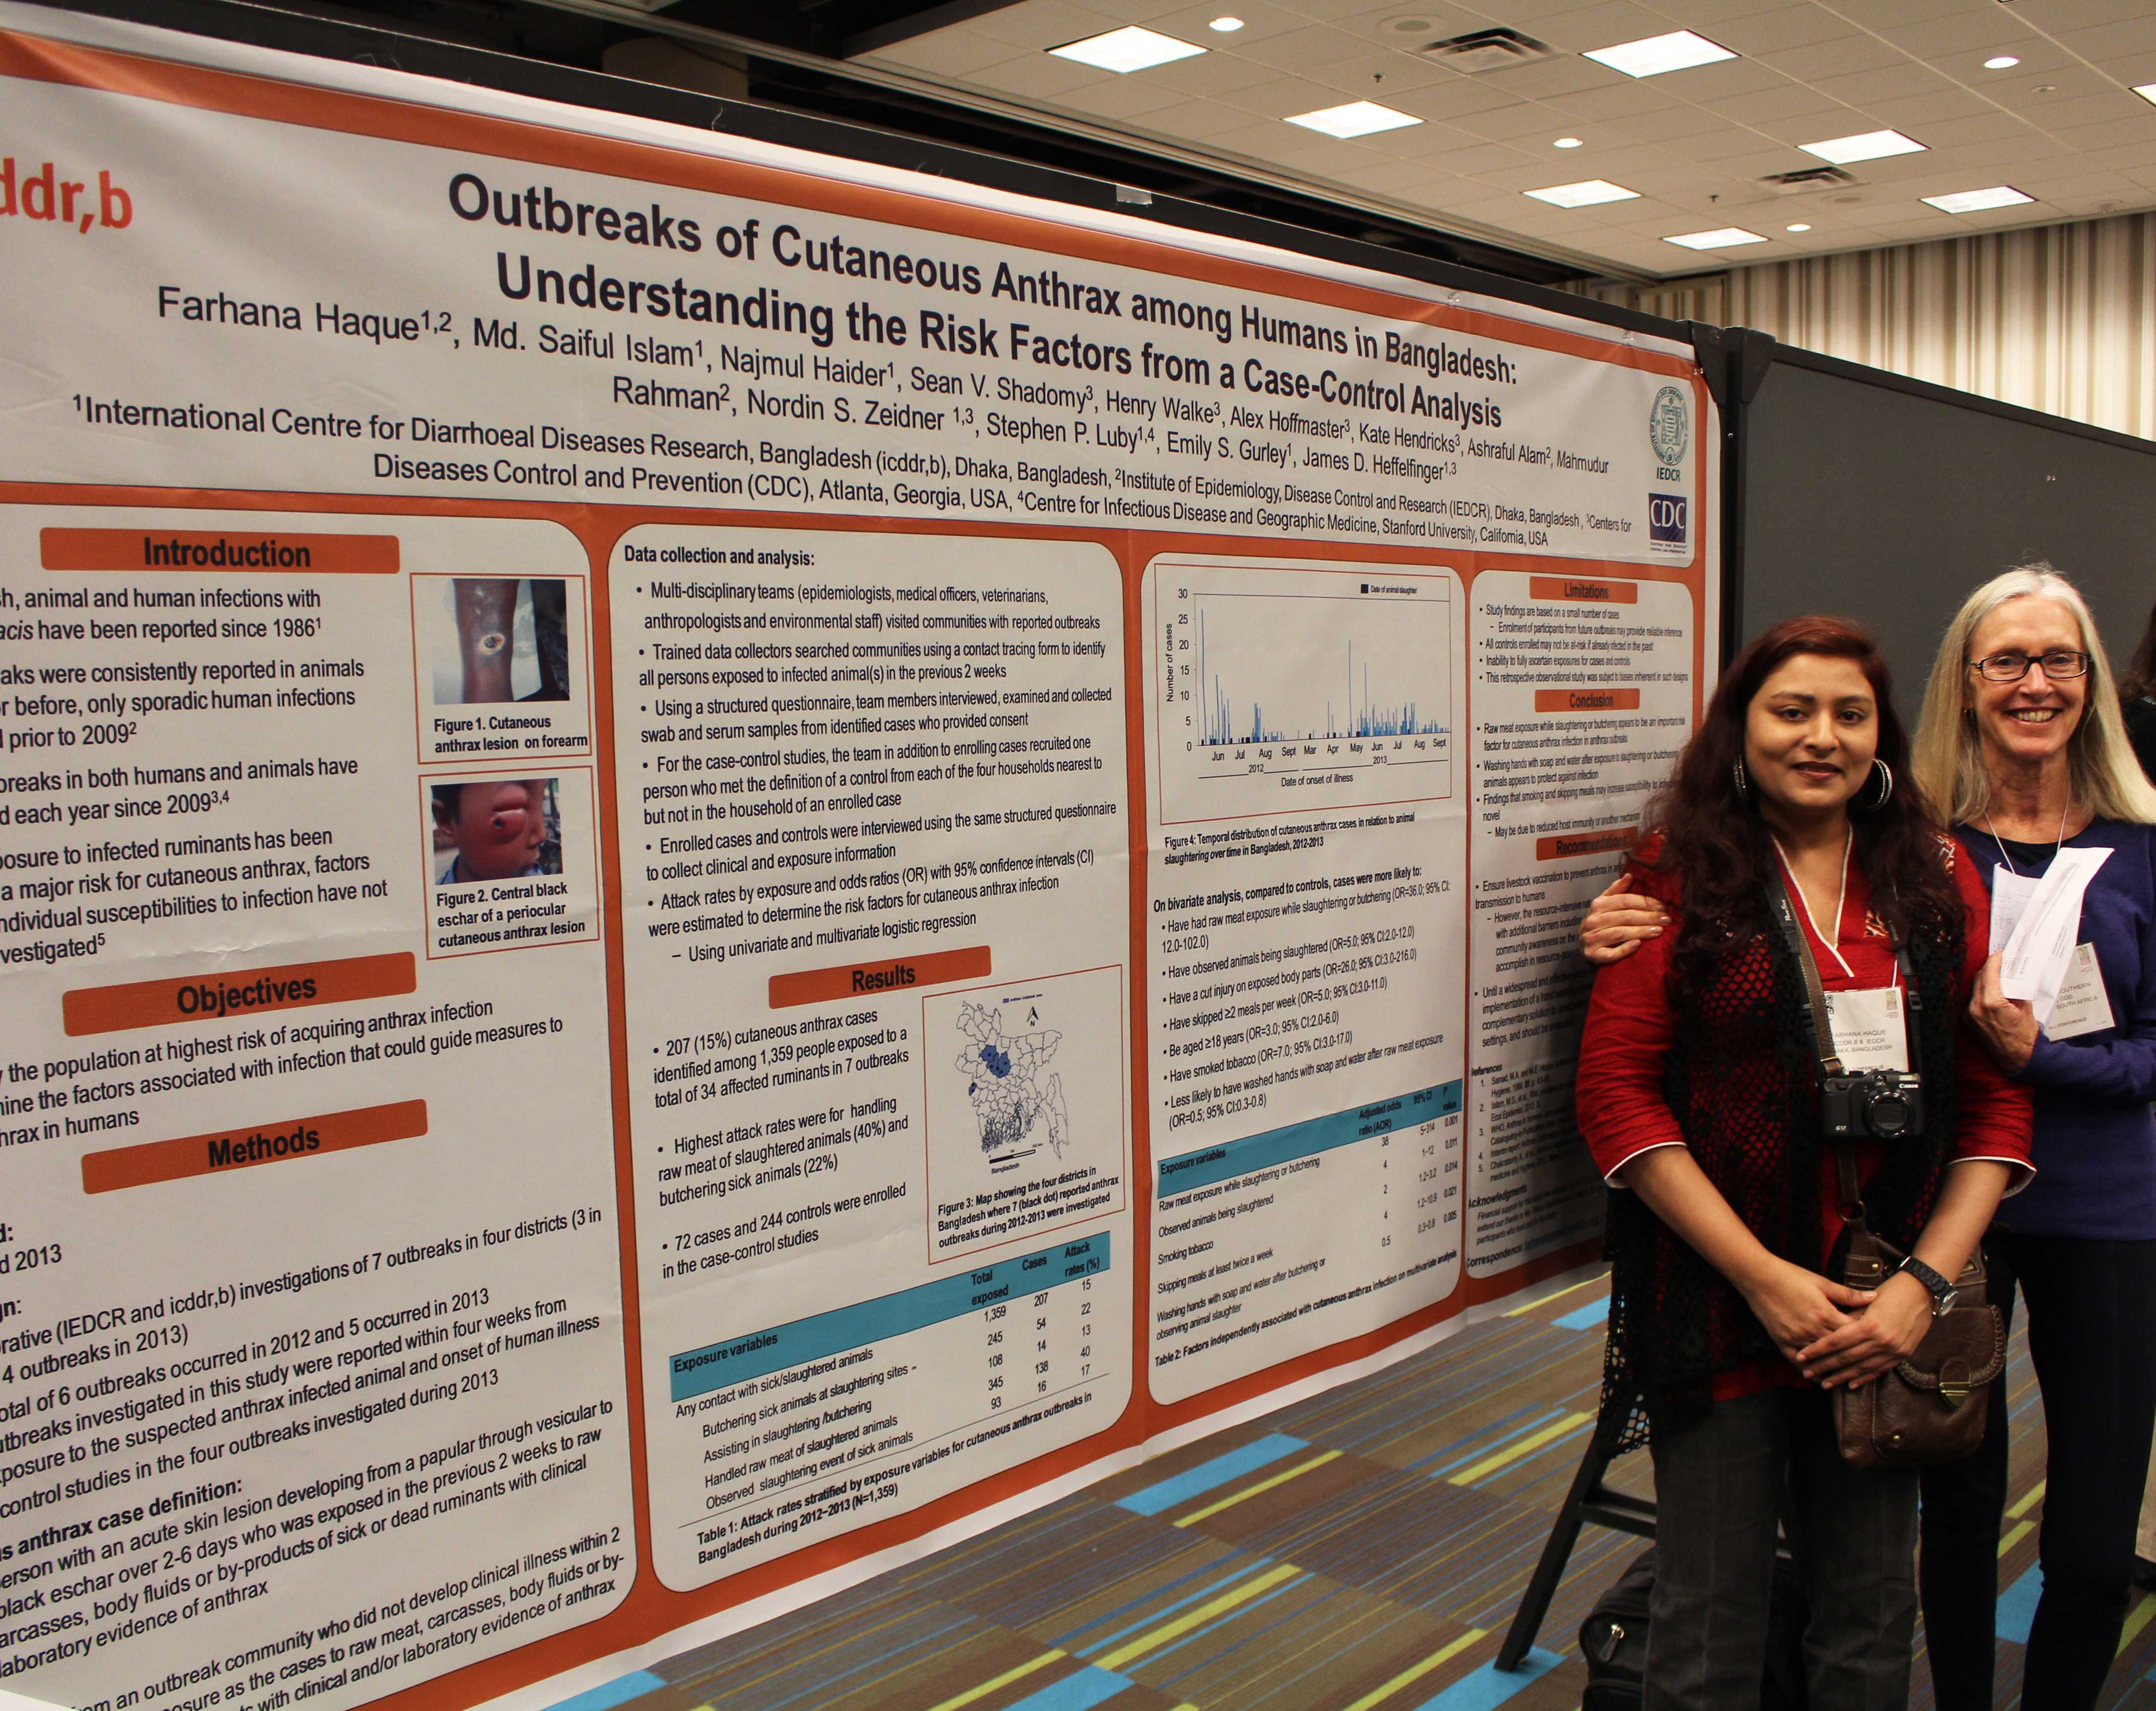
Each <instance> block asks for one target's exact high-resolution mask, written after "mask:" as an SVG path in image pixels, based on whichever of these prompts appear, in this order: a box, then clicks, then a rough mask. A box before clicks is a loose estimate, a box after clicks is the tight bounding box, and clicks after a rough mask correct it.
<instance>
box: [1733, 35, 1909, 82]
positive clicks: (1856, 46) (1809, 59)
mask: <svg viewBox="0 0 2156 1711" xmlns="http://www.w3.org/2000/svg"><path fill="white" fill-rule="evenodd" d="M1760 58H1761V59H1763V60H1764V61H1765V62H1766V63H1767V64H1769V65H1771V66H1773V67H1774V69H1775V70H1777V71H1779V72H1780V73H1781V74H1782V75H1784V77H1793V78H1795V79H1796V80H1798V81H1799V82H1800V83H1816V82H1817V81H1818V80H1820V79H1821V78H1823V77H1848V76H1851V75H1854V74H1856V73H1857V72H1860V71H1878V70H1882V69H1886V67H1888V66H1895V65H1907V64H1908V63H1909V57H1908V55H1907V54H1904V53H1902V51H1901V50H1900V49H1897V48H1896V47H1895V46H1893V45H1892V44H1891V43H1888V42H1883V41H1881V40H1880V39H1879V38H1878V37H1876V36H1868V35H1847V36H1840V37H1837V38H1835V39H1834V40H1832V41H1828V42H1815V43H1813V44H1811V45H1810V46H1809V47H1804V48H1790V49H1786V50H1784V51H1782V52H1779V53H1774V54H1762V55H1761V56H1760Z"/></svg>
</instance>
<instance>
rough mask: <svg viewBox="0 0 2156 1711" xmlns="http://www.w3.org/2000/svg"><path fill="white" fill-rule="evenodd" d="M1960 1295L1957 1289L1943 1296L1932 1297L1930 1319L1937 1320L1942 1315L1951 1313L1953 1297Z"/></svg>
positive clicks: (1950, 1290)
mask: <svg viewBox="0 0 2156 1711" xmlns="http://www.w3.org/2000/svg"><path fill="white" fill-rule="evenodd" d="M1960 1293H1961V1292H1960V1291H1959V1290H1958V1289H1949V1290H1948V1291H1947V1292H1946V1293H1945V1294H1944V1295H1935V1296H1933V1297H1932V1317H1933V1318H1938V1316H1939V1315H1940V1314H1941V1313H1951V1312H1953V1304H1954V1297H1956V1296H1958V1295H1959V1294H1960Z"/></svg>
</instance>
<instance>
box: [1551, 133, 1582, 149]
mask: <svg viewBox="0 0 2156 1711" xmlns="http://www.w3.org/2000/svg"><path fill="white" fill-rule="evenodd" d="M1555 146H1557V147H1558V148H1578V146H1579V139H1578V137H1576V136H1560V137H1559V138H1558V140H1557V142H1556V144H1555Z"/></svg>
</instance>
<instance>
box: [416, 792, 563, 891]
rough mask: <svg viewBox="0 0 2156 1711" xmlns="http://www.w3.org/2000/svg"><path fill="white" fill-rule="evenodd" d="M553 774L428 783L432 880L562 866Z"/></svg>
mask: <svg viewBox="0 0 2156 1711" xmlns="http://www.w3.org/2000/svg"><path fill="white" fill-rule="evenodd" d="M554 783H555V781H554V780H553V779H552V778H484V779H478V780H475V781H473V782H470V783H468V784H436V785H434V787H433V789H432V797H433V808H434V860H435V870H434V871H435V873H436V876H437V877H436V879H435V881H434V882H435V884H437V885H441V886H456V885H476V884H479V883H480V882H481V881H485V880H501V879H526V878H529V877H531V876H534V875H536V874H549V873H559V872H560V871H562V830H561V814H560V809H559V806H558V804H557V801H556V799H555V789H554Z"/></svg>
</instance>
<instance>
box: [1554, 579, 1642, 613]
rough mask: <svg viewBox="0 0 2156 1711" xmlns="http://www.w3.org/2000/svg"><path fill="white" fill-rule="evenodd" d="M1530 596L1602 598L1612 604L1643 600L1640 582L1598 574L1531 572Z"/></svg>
mask: <svg viewBox="0 0 2156 1711" xmlns="http://www.w3.org/2000/svg"><path fill="white" fill-rule="evenodd" d="M1527 598H1528V599H1531V600H1599V601H1601V602H1603V603H1604V604H1605V605H1610V606H1636V605H1638V604H1640V585H1639V583H1612V582H1604V581H1602V580H1601V579H1599V578H1594V577H1584V576H1531V577H1529V578H1527Z"/></svg>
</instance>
